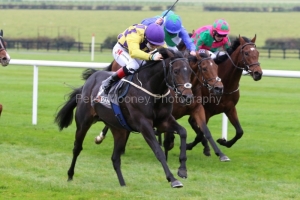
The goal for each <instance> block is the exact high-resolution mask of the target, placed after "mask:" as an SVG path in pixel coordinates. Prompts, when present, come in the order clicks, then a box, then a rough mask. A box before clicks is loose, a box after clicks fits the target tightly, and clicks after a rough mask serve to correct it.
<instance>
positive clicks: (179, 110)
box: [95, 51, 230, 161]
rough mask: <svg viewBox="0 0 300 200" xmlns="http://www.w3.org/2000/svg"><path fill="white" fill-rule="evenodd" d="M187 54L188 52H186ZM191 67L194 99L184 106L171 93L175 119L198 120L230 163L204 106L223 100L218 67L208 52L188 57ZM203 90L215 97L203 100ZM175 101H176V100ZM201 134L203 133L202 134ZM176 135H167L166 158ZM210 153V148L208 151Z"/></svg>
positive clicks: (98, 140)
mask: <svg viewBox="0 0 300 200" xmlns="http://www.w3.org/2000/svg"><path fill="white" fill-rule="evenodd" d="M184 52H185V53H186V52H187V51H184ZM185 56H186V57H188V58H189V64H190V67H191V68H192V69H193V71H194V75H193V76H192V85H193V86H192V91H193V94H194V98H193V100H192V102H191V103H190V104H189V105H186V106H182V104H181V102H179V101H176V94H175V93H174V92H171V94H172V96H170V98H171V99H170V102H173V110H172V115H173V116H174V117H175V119H176V120H177V119H180V118H181V117H183V116H186V115H189V116H190V118H193V119H195V120H196V123H197V126H199V129H201V130H202V132H203V133H204V134H205V136H206V138H208V140H209V142H210V144H211V145H212V147H213V149H214V150H215V152H216V155H217V156H219V158H220V160H221V161H229V160H230V159H229V158H228V157H227V156H226V155H225V154H224V153H223V152H221V150H220V149H219V148H218V146H217V145H216V143H215V141H214V140H213V139H212V136H211V133H210V131H209V129H208V127H207V125H206V119H205V112H204V108H203V105H202V104H204V103H205V102H206V101H208V100H209V99H212V98H213V100H212V101H214V103H218V101H219V99H220V98H221V96H220V95H221V94H222V92H223V84H222V82H221V79H220V78H219V77H218V66H217V65H216V63H215V62H214V61H213V60H212V58H210V57H209V54H208V52H207V51H206V52H205V53H200V54H197V56H196V57H194V56H188V54H185ZM119 68H120V66H119V65H118V64H117V62H113V63H111V65H110V66H108V68H107V69H106V70H112V71H116V70H118V69H119ZM202 90H206V91H207V92H208V93H209V94H211V93H214V94H215V96H213V97H209V98H203V96H202ZM174 99H175V100H174ZM107 131H108V128H107V127H105V128H104V129H103V130H102V132H100V135H99V136H97V137H96V138H95V142H96V144H99V143H101V142H102V141H103V139H104V137H105V135H106V133H107ZM202 132H201V133H202ZM156 135H158V137H159V141H160V143H161V139H160V135H161V132H159V131H158V130H157V131H156ZM173 141H174V134H173V133H165V141H164V145H163V146H164V149H165V155H166V158H167V157H168V151H169V150H170V149H172V148H173V146H174V142H173ZM207 151H209V147H208V150H207Z"/></svg>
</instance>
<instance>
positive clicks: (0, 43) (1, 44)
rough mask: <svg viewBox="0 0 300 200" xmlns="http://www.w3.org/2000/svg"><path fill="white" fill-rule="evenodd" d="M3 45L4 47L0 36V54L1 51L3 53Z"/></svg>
mask: <svg viewBox="0 0 300 200" xmlns="http://www.w3.org/2000/svg"><path fill="white" fill-rule="evenodd" d="M5 50H6V48H5V45H4V41H3V37H2V36H1V35H0V52H1V51H5Z"/></svg>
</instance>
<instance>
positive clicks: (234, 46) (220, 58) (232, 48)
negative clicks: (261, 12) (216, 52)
mask: <svg viewBox="0 0 300 200" xmlns="http://www.w3.org/2000/svg"><path fill="white" fill-rule="evenodd" d="M242 38H243V39H244V40H245V42H251V40H250V39H249V38H247V37H244V36H243V37H242ZM240 45H241V43H240V40H239V37H236V38H235V40H234V41H233V42H232V44H231V46H230V47H229V48H228V49H227V50H226V51H227V53H228V55H231V54H232V53H233V52H234V51H235V50H236V49H237V48H238V47H239V46H240ZM227 58H228V56H227V55H222V56H218V57H217V58H215V63H216V64H217V65H218V64H220V63H222V62H224V61H225V60H227Z"/></svg>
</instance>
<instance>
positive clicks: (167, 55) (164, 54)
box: [157, 47, 174, 59]
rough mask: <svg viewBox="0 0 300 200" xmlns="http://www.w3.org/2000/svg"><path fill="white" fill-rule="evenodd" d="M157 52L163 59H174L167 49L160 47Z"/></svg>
mask: <svg viewBox="0 0 300 200" xmlns="http://www.w3.org/2000/svg"><path fill="white" fill-rule="evenodd" d="M157 51H158V52H159V53H160V54H161V55H162V57H163V58H164V59H167V58H171V57H174V54H173V52H172V51H171V50H169V49H168V48H164V47H160V48H158V49H157Z"/></svg>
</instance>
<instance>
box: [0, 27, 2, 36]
mask: <svg viewBox="0 0 300 200" xmlns="http://www.w3.org/2000/svg"><path fill="white" fill-rule="evenodd" d="M0 35H1V36H2V37H3V30H2V29H1V31H0Z"/></svg>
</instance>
